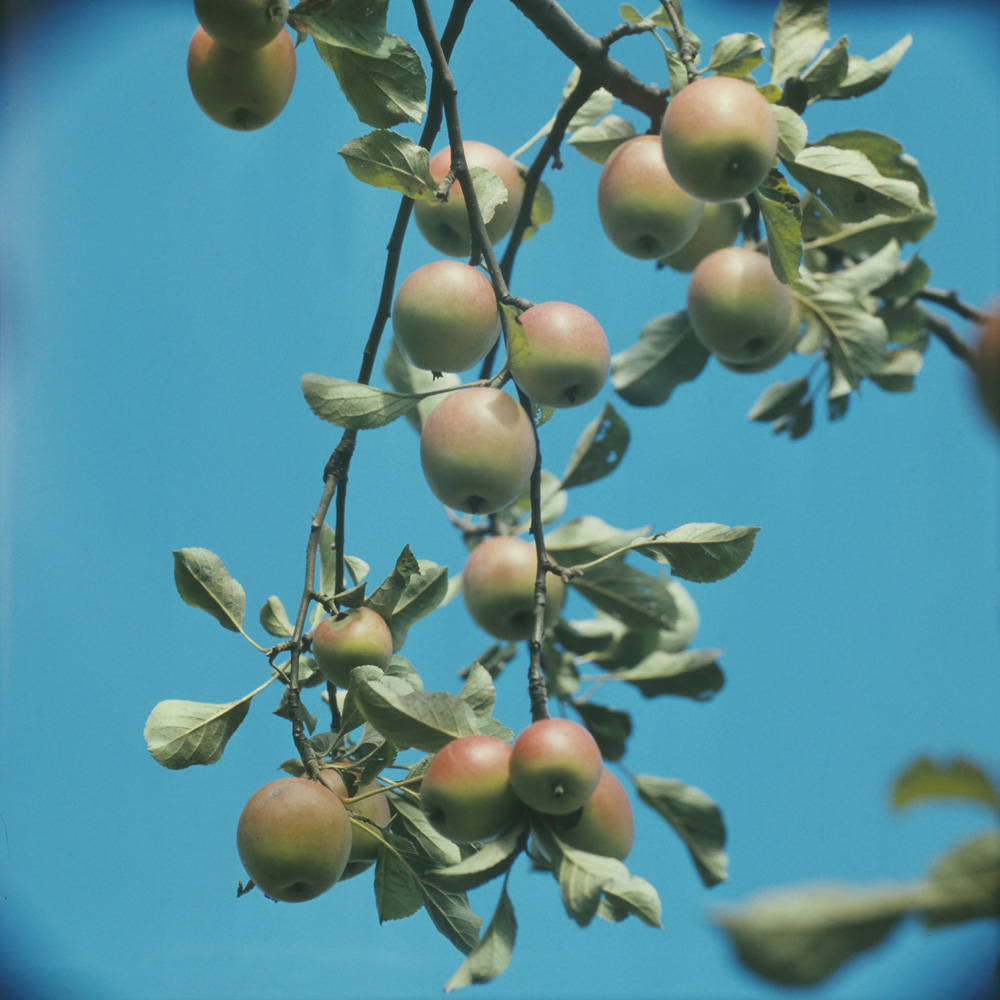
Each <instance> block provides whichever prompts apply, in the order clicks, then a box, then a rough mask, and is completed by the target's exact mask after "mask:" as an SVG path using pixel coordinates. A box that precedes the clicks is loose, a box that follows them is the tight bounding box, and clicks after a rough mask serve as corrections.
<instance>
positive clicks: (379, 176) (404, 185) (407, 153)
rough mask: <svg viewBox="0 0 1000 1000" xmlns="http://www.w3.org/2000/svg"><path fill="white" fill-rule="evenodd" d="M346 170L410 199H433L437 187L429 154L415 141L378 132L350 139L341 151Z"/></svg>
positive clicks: (359, 178) (391, 133) (361, 178)
mask: <svg viewBox="0 0 1000 1000" xmlns="http://www.w3.org/2000/svg"><path fill="white" fill-rule="evenodd" d="M339 153H340V155H341V156H342V157H343V158H344V162H345V163H346V164H347V169H348V170H350V172H351V173H352V174H353V175H354V176H355V177H357V179H358V180H359V181H364V183H365V184H371V185H372V186H373V187H382V188H389V189H390V190H392V191H398V192H399V193H400V194H405V195H408V196H409V197H410V198H423V199H431V198H434V196H435V192H436V191H437V184H436V183H435V181H434V178H433V177H432V176H431V172H430V169H429V167H428V163H429V161H430V155H429V154H428V152H427V150H426V149H424V148H423V146H418V145H417V144H416V143H415V142H413V140H412V139H407V138H406V137H405V136H402V135H399V134H398V133H397V132H391V131H389V130H388V129H379V130H378V131H375V132H369V133H368V134H367V135H363V136H360V137H359V138H357V139H351V141H350V142H348V143H346V144H345V145H344V146H342V147H341V148H340V150H339Z"/></svg>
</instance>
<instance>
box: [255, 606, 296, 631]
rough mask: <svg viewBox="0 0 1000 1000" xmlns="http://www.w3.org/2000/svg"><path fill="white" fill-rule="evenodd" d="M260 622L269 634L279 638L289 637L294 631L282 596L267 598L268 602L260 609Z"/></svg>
mask: <svg viewBox="0 0 1000 1000" xmlns="http://www.w3.org/2000/svg"><path fill="white" fill-rule="evenodd" d="M260 624H261V625H262V626H263V628H264V631H265V632H267V634H268V635H273V636H274V637H275V638H277V639H287V638H289V637H290V636H291V635H292V633H293V632H294V629H293V628H292V623H291V622H290V621H289V620H288V615H287V614H285V606H284V604H282V603H281V598H280V597H269V598H268V599H267V603H266V604H265V605H264V606H263V607H262V608H261V609H260Z"/></svg>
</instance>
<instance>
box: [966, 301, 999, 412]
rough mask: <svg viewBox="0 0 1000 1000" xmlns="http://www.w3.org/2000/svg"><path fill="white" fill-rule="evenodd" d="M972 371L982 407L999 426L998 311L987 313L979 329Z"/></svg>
mask: <svg viewBox="0 0 1000 1000" xmlns="http://www.w3.org/2000/svg"><path fill="white" fill-rule="evenodd" d="M973 371H974V372H975V377H976V388H977V389H978V391H979V399H980V401H981V402H982V404H983V408H984V409H985V411H986V413H987V414H988V415H989V417H990V419H991V420H992V421H993V423H994V424H996V426H997V427H998V428H1000V311H997V312H993V313H988V314H987V316H986V320H985V322H984V323H983V324H982V326H981V327H980V329H979V335H978V337H977V338H976V346H975V350H974V355H973Z"/></svg>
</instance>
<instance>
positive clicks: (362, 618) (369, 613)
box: [312, 608, 392, 688]
mask: <svg viewBox="0 0 1000 1000" xmlns="http://www.w3.org/2000/svg"><path fill="white" fill-rule="evenodd" d="M312 651H313V656H314V657H315V658H316V665H317V666H318V667H319V669H320V670H321V671H323V676H324V677H326V679H327V680H328V681H331V682H332V683H333V684H336V685H337V687H342V688H346V687H347V685H348V682H349V681H350V679H351V671H352V670H353V669H354V668H355V667H360V666H362V665H364V664H366V663H371V664H374V665H375V666H376V667H378V668H379V669H380V670H385V669H386V667H388V666H389V661H390V660H391V659H392V633H391V632H390V631H389V626H388V625H386V623H385V619H384V618H383V617H382V616H381V615H380V614H379V613H378V612H377V611H373V610H372V609H371V608H351V609H350V610H348V611H341V612H339V613H338V614H336V615H331V616H330V617H328V618H324V619H323V620H322V621H321V622H320V623H319V624H318V625H317V626H316V628H315V629H314V630H313V636H312Z"/></svg>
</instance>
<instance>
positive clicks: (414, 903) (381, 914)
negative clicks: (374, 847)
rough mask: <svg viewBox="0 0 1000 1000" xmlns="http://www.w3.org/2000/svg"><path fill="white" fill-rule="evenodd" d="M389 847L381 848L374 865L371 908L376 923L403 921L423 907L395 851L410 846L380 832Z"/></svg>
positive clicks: (402, 840) (404, 866)
mask: <svg viewBox="0 0 1000 1000" xmlns="http://www.w3.org/2000/svg"><path fill="white" fill-rule="evenodd" d="M380 836H382V837H384V838H385V840H386V841H387V842H388V844H389V845H390V847H391V848H393V849H385V848H383V849H381V850H380V851H379V852H378V860H377V861H376V863H375V878H374V885H373V888H374V890H375V909H376V912H377V913H378V920H379V923H380V924H381V923H384V922H385V921H386V920H403V919H405V918H406V917H410V916H413V914H414V913H416V912H417V910H419V909H420V907H421V906H423V897H422V896H421V895H420V889H419V888H418V887H417V883H416V880H415V879H414V878H413V875H412V874H411V873H410V869H409V868H408V867H407V865H406V864H405V863H404V862H403V860H402V859H401V858H400V856H399V853H398V852H399V851H404V850H407V851H408V850H412V845H411V844H410V843H409V841H407V840H406V839H405V838H404V837H400V836H399V835H398V834H393V833H387V832H385V831H383V832H382V833H381V834H380Z"/></svg>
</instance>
